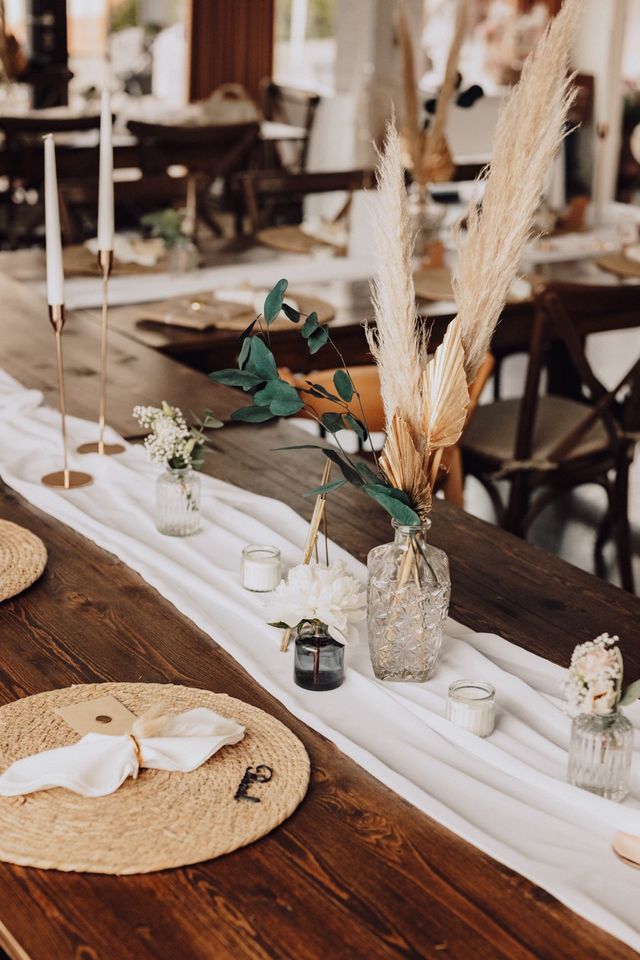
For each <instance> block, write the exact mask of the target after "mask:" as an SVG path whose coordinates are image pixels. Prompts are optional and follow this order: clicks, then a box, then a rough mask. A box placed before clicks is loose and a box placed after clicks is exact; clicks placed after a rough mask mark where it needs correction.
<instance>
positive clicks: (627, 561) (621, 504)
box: [615, 452, 635, 593]
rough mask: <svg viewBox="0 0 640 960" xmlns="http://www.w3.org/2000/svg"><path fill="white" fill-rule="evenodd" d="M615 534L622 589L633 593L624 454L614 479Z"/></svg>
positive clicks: (627, 490)
mask: <svg viewBox="0 0 640 960" xmlns="http://www.w3.org/2000/svg"><path fill="white" fill-rule="evenodd" d="M615 510H616V517H615V536H616V547H617V550H618V567H619V569H620V581H621V583H622V588H623V590H628V591H629V593H634V592H635V591H634V582H633V566H632V559H631V557H632V553H631V525H630V523H629V461H628V459H627V456H626V452H625V454H624V458H623V459H622V462H621V463H620V464H619V465H618V469H617V471H616V480H615Z"/></svg>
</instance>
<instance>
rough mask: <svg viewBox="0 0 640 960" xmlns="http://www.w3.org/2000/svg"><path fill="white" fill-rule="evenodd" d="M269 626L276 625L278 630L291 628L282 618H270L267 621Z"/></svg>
mask: <svg viewBox="0 0 640 960" xmlns="http://www.w3.org/2000/svg"><path fill="white" fill-rule="evenodd" d="M269 626H270V627H278V629H279V630H289V629H291V628H290V627H289V624H288V623H284V622H283V621H282V620H270V621H269Z"/></svg>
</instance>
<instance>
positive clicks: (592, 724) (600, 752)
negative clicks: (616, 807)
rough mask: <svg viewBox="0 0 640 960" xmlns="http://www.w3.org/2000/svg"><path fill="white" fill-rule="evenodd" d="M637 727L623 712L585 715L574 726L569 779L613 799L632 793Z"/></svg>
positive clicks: (574, 722) (586, 788)
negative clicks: (630, 787) (632, 768)
mask: <svg viewBox="0 0 640 960" xmlns="http://www.w3.org/2000/svg"><path fill="white" fill-rule="evenodd" d="M632 754H633V727H632V726H631V724H630V723H629V721H628V720H627V718H626V717H625V716H624V714H622V713H621V712H620V711H619V710H614V712H613V713H609V714H607V715H606V716H603V717H600V716H596V715H595V714H591V713H581V714H580V715H579V716H577V717H575V719H574V721H573V723H572V725H571V743H570V745H569V767H568V770H567V780H568V781H569V783H572V784H573V785H574V786H575V787H582V789H583V790H589V791H590V792H591V793H597V794H598V795H599V796H601V797H607V799H609V800H624V798H625V797H626V795H627V794H628V793H629V777H630V771H631V758H632Z"/></svg>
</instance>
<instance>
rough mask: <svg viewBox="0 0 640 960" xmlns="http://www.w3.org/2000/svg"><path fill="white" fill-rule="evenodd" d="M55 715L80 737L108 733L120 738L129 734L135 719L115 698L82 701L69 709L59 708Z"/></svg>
mask: <svg viewBox="0 0 640 960" xmlns="http://www.w3.org/2000/svg"><path fill="white" fill-rule="evenodd" d="M56 713H57V714H58V716H59V717H62V719H63V720H65V721H66V722H67V723H68V724H69V726H70V727H72V728H73V729H74V730H75V731H76V733H79V734H80V736H82V737H84V735H85V734H87V733H109V734H112V735H113V736H114V737H120V736H122V735H123V734H125V733H128V732H129V730H130V729H131V725H132V723H133V721H134V720H135V719H136V716H135V714H133V713H131V711H130V710H127V708H126V707H125V706H123V705H122V704H121V703H120V701H119V700H116V698H115V697H97V698H96V699H95V700H83V701H82V702H81V703H73V704H71V706H69V707H61V708H60V710H56Z"/></svg>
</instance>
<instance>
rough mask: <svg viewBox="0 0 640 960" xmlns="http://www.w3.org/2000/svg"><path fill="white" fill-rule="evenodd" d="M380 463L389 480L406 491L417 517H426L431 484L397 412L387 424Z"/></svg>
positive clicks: (408, 432) (407, 430) (407, 428)
mask: <svg viewBox="0 0 640 960" xmlns="http://www.w3.org/2000/svg"><path fill="white" fill-rule="evenodd" d="M380 466H381V467H382V469H383V470H384V472H385V474H386V476H387V479H388V480H389V482H390V483H391V484H393V486H394V487H397V489H398V490H404V492H405V493H406V494H407V495H408V497H409V499H410V501H411V505H412V507H413V509H414V510H415V511H416V513H418V515H419V516H420V518H421V519H423V520H424V519H426V517H427V516H428V515H429V512H430V510H431V487H430V486H429V480H428V477H427V476H426V474H425V472H424V468H423V456H422V455H421V454H420V453H419V452H418V450H417V449H416V445H415V443H414V441H413V438H412V436H411V433H410V431H409V427H408V426H407V423H406V421H405V420H404V418H403V416H402V415H401V414H399V413H396V414H395V416H394V417H393V419H392V421H391V423H390V424H389V428H388V430H387V439H386V443H385V445H384V451H383V452H382V454H381V456H380Z"/></svg>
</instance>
